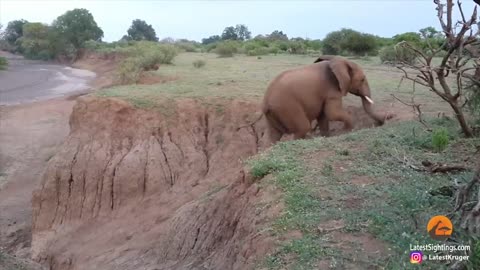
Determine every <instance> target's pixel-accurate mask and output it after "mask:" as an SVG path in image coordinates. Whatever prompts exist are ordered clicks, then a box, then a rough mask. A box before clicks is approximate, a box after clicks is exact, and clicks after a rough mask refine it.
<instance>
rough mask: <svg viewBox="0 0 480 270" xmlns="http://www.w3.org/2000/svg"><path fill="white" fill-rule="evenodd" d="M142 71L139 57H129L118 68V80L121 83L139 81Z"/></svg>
mask: <svg viewBox="0 0 480 270" xmlns="http://www.w3.org/2000/svg"><path fill="white" fill-rule="evenodd" d="M141 72H142V68H141V64H140V60H139V58H127V59H125V60H124V61H123V62H122V63H121V64H120V66H119V67H118V68H117V81H118V82H119V83H120V84H129V83H137V82H138V79H139V78H140V73H141Z"/></svg>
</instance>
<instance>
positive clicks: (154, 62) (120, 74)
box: [113, 41, 178, 84]
mask: <svg viewBox="0 0 480 270" xmlns="http://www.w3.org/2000/svg"><path fill="white" fill-rule="evenodd" d="M133 44H134V45H133V46H129V47H125V48H114V49H113V50H114V51H115V52H119V53H125V54H126V55H128V56H129V57H127V58H126V59H125V60H124V61H123V62H122V63H121V64H120V66H119V67H118V69H117V79H118V82H119V83H121V84H127V83H136V82H138V79H139V78H140V74H141V72H142V71H147V70H152V69H154V70H155V69H157V68H158V65H160V64H171V63H172V61H173V59H174V58H175V56H176V55H177V54H178V52H177V49H176V48H175V47H174V46H173V45H164V44H158V43H156V42H151V41H138V42H134V43H133Z"/></svg>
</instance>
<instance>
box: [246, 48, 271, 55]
mask: <svg viewBox="0 0 480 270" xmlns="http://www.w3.org/2000/svg"><path fill="white" fill-rule="evenodd" d="M268 53H269V49H268V48H265V47H260V48H256V49H253V50H250V51H247V55H249V56H258V55H266V54H268Z"/></svg>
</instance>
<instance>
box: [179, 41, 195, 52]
mask: <svg viewBox="0 0 480 270" xmlns="http://www.w3.org/2000/svg"><path fill="white" fill-rule="evenodd" d="M175 45H176V46H177V47H178V48H179V49H181V50H183V51H186V52H195V51H196V50H197V48H196V47H195V45H193V44H192V43H188V42H179V43H177V44H175Z"/></svg>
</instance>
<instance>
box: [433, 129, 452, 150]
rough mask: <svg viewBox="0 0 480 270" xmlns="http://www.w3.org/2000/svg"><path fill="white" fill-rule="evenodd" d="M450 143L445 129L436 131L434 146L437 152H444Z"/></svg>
mask: <svg viewBox="0 0 480 270" xmlns="http://www.w3.org/2000/svg"><path fill="white" fill-rule="evenodd" d="M448 142H449V135H448V131H447V130H446V129H445V128H438V129H435V130H434V131H433V133H432V146H433V149H434V150H435V151H442V150H444V149H445V148H446V147H447V145H448Z"/></svg>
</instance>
